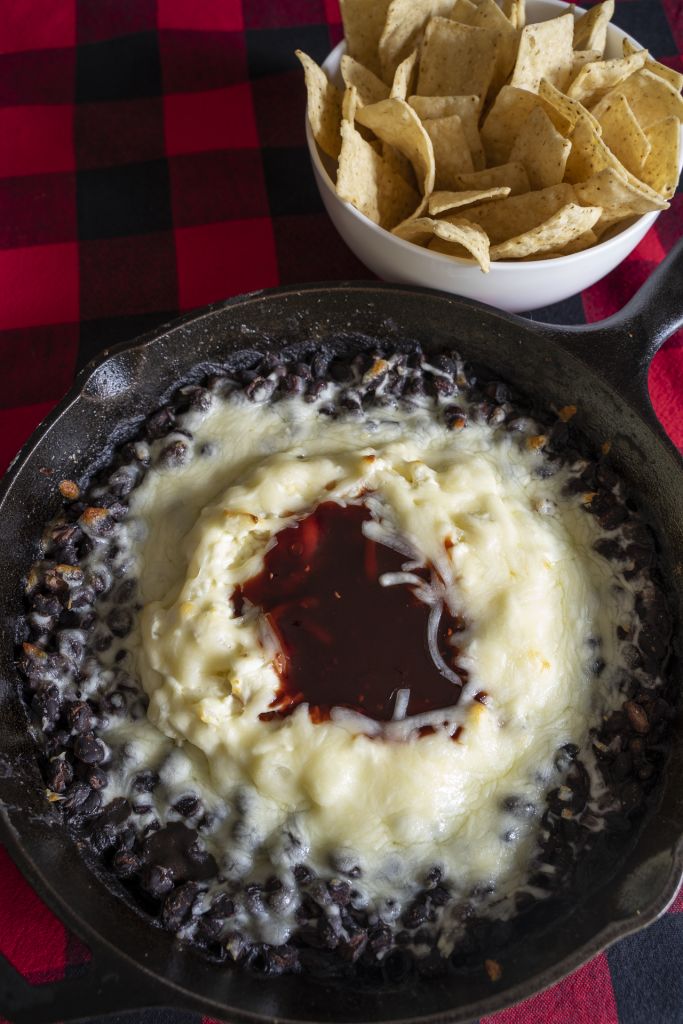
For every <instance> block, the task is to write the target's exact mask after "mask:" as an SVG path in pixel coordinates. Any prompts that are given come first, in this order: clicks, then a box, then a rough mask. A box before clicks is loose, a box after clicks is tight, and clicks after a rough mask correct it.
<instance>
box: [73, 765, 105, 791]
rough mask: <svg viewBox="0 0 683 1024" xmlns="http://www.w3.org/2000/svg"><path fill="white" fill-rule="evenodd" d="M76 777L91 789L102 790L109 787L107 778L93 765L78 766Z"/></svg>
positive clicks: (103, 772)
mask: <svg viewBox="0 0 683 1024" xmlns="http://www.w3.org/2000/svg"><path fill="white" fill-rule="evenodd" d="M78 777H79V779H82V780H83V782H87V784H88V785H89V786H90V788H91V789H97V790H100V789H104V788H105V786H108V785H109V776H108V775H107V773H106V772H105V771H103V770H102V769H101V768H97V767H96V766H95V765H89V764H80V765H79V766H78Z"/></svg>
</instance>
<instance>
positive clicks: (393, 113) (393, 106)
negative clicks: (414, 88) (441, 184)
mask: <svg viewBox="0 0 683 1024" xmlns="http://www.w3.org/2000/svg"><path fill="white" fill-rule="evenodd" d="M356 120H357V121H358V122H359V124H363V125H365V127H366V128H370V130H371V131H373V132H374V133H375V135H376V136H377V137H378V138H379V139H381V140H382V142H388V143H389V145H391V146H395V148H396V149H397V150H398V151H399V153H403V155H404V156H406V157H407V158H408V159H409V160H410V162H411V164H412V165H413V168H414V169H415V176H416V178H417V181H418V184H419V186H420V190H421V191H422V192H423V194H425V195H428V194H429V193H430V192H432V191H433V189H434V173H435V167H434V148H433V146H432V140H431V139H430V137H429V135H428V134H427V132H426V131H425V129H424V128H423V126H422V122H421V121H420V118H419V117H418V116H417V114H416V113H415V111H414V110H413V108H412V107H410V106H409V105H408V104H407V103H406V102H405V100H395V99H388V100H382V101H381V103H373V104H371V105H370V106H367V107H361V108H360V109H359V110H358V111H357V113H356Z"/></svg>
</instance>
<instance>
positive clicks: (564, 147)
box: [510, 107, 572, 189]
mask: <svg viewBox="0 0 683 1024" xmlns="http://www.w3.org/2000/svg"><path fill="white" fill-rule="evenodd" d="M571 148H572V144H571V142H570V141H569V139H565V138H564V136H563V135H560V133H559V132H558V131H556V130H555V128H554V127H553V123H552V121H551V120H550V118H549V117H548V115H547V114H546V112H545V111H544V110H542V109H541V107H535V108H534V109H533V110H532V111H531V113H530V115H529V117H528V118H527V120H526V121H525V123H524V126H523V128H522V130H521V132H520V133H519V135H518V136H517V138H516V139H515V144H514V146H513V147H512V150H511V151H510V161H511V162H513V163H515V162H516V163H520V164H523V165H524V169H525V170H526V172H527V174H528V176H529V182H530V184H531V188H532V189H541V188H547V187H548V186H549V185H559V183H560V182H561V181H562V179H563V178H564V169H565V165H566V163H567V157H568V156H569V151H570V150H571Z"/></svg>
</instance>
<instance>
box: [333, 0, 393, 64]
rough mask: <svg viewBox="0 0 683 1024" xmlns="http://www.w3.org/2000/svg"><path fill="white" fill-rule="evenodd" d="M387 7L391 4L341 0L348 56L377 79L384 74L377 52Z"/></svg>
mask: <svg viewBox="0 0 683 1024" xmlns="http://www.w3.org/2000/svg"><path fill="white" fill-rule="evenodd" d="M388 7H389V0H372V2H371V3H369V2H368V0H339V8H340V10H341V16H342V22H343V23H344V38H345V40H346V52H347V53H348V55H349V56H350V57H353V58H354V59H355V60H357V61H359V62H360V63H361V64H363V65H364V67H366V68H369V69H370V71H374V73H375V74H376V75H381V74H382V68H381V65H380V61H379V55H378V48H379V40H380V36H381V35H382V31H383V29H384V22H385V21H386V17H387V9H388Z"/></svg>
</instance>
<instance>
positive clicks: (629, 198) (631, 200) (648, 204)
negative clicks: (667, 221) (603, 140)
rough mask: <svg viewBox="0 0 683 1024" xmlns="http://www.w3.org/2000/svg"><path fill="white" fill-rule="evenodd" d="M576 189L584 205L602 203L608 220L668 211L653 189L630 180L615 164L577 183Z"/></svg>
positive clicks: (605, 217) (598, 204)
mask: <svg viewBox="0 0 683 1024" xmlns="http://www.w3.org/2000/svg"><path fill="white" fill-rule="evenodd" d="M574 191H575V192H576V197H577V199H578V200H579V202H580V203H582V204H583V205H584V206H601V207H602V209H603V211H604V219H605V220H608V219H615V218H617V217H628V216H629V215H630V214H632V213H637V214H642V213H650V211H651V210H665V209H666V208H667V206H668V205H669V204H668V203H667V202H666V200H665V199H662V197H661V196H660V195H659V194H658V193H657V192H655V191H654V189H651V188H650V187H649V186H648V185H644V184H643V183H642V182H639V181H635V179H633V180H631V181H627V180H626V179H625V178H624V177H623V176H622V175H621V174H619V172H618V170H616V169H615V168H614V167H605V168H604V169H603V170H602V171H599V172H598V174H594V175H593V177H592V178H589V179H588V180H587V181H580V182H577V184H576V185H575V186H574Z"/></svg>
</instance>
